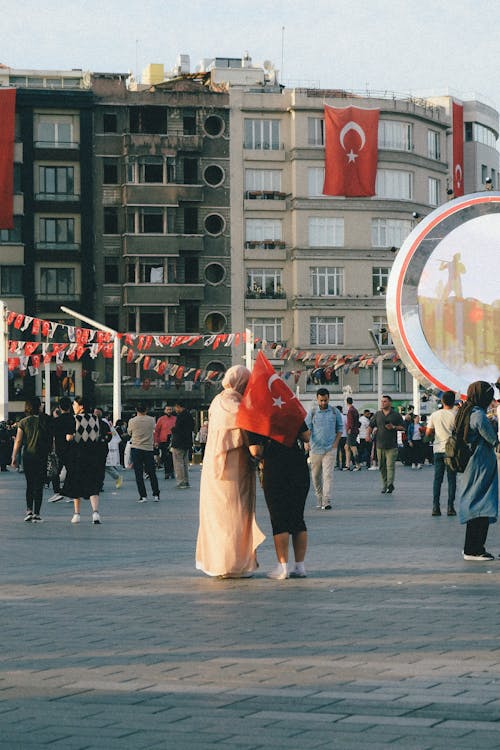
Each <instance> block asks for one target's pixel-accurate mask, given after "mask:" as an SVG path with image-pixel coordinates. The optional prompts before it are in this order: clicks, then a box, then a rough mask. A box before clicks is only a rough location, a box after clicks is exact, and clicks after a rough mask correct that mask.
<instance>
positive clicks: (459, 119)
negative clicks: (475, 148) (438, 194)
mask: <svg viewBox="0 0 500 750" xmlns="http://www.w3.org/2000/svg"><path fill="white" fill-rule="evenodd" d="M464 192H465V191H464V106H463V104H459V103H458V102H453V195H454V196H455V198H458V197H460V196H461V195H464Z"/></svg>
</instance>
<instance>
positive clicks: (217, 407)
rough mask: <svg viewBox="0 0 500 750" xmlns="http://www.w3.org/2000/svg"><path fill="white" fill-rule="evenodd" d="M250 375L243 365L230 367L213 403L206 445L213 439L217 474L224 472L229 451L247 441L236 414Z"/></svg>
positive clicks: (214, 467)
mask: <svg viewBox="0 0 500 750" xmlns="http://www.w3.org/2000/svg"><path fill="white" fill-rule="evenodd" d="M249 377H250V370H248V369H247V368H246V367H243V365H235V366H234V367H230V368H229V370H228V371H227V372H226V374H225V375H224V378H223V380H222V385H223V387H224V390H223V391H222V393H219V394H218V395H217V396H216V397H215V398H214V400H213V401H212V404H211V406H210V411H209V414H210V419H209V424H208V441H207V449H208V442H210V443H211V444H212V445H213V453H214V466H213V471H214V475H215V477H218V478H222V477H223V475H224V467H225V464H226V454H227V452H228V451H230V450H234V449H235V448H241V447H242V446H243V445H246V436H245V434H244V433H243V431H242V430H240V429H239V427H236V414H237V413H238V409H239V406H240V401H241V398H242V395H243V392H244V390H245V388H246V385H247V383H248V379H249Z"/></svg>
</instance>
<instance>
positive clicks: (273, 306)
mask: <svg viewBox="0 0 500 750" xmlns="http://www.w3.org/2000/svg"><path fill="white" fill-rule="evenodd" d="M286 309H287V299H286V294H285V292H283V291H280V292H262V291H256V290H251V289H247V291H246V293H245V310H259V311H261V312H262V311H264V310H266V311H268V310H269V311H270V310H286Z"/></svg>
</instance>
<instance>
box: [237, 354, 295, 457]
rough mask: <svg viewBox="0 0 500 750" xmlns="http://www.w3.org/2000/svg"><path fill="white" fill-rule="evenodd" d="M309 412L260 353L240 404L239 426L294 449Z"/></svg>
mask: <svg viewBox="0 0 500 750" xmlns="http://www.w3.org/2000/svg"><path fill="white" fill-rule="evenodd" d="M305 416H306V410H305V409H304V407H303V406H302V404H301V403H300V401H299V400H298V398H297V397H296V396H295V395H294V393H293V391H291V390H290V388H289V387H288V386H287V384H286V383H285V382H284V381H283V380H282V379H281V378H280V376H279V375H278V373H277V372H276V370H275V369H274V367H273V366H272V364H271V363H270V362H269V360H268V359H267V357H266V356H265V355H264V354H263V353H262V352H261V351H259V353H258V354H257V358H256V360H255V364H254V366H253V370H252V374H251V375H250V379H249V381H248V384H247V387H246V389H245V393H244V394H243V398H242V400H241V403H240V408H239V410H238V414H237V417H236V424H237V426H238V427H240V428H242V429H243V430H248V431H249V432H257V433H258V434H259V435H264V436H265V437H269V438H271V439H272V440H276V441H277V442H278V443H282V444H283V445H286V446H287V447H288V448H291V446H292V445H293V443H294V441H295V440H296V438H297V434H298V432H299V429H300V427H301V425H302V423H303V421H304V419H305Z"/></svg>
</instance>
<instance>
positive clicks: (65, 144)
mask: <svg viewBox="0 0 500 750" xmlns="http://www.w3.org/2000/svg"><path fill="white" fill-rule="evenodd" d="M35 148H71V149H78V148H80V144H79V143H76V142H75V141H35Z"/></svg>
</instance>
